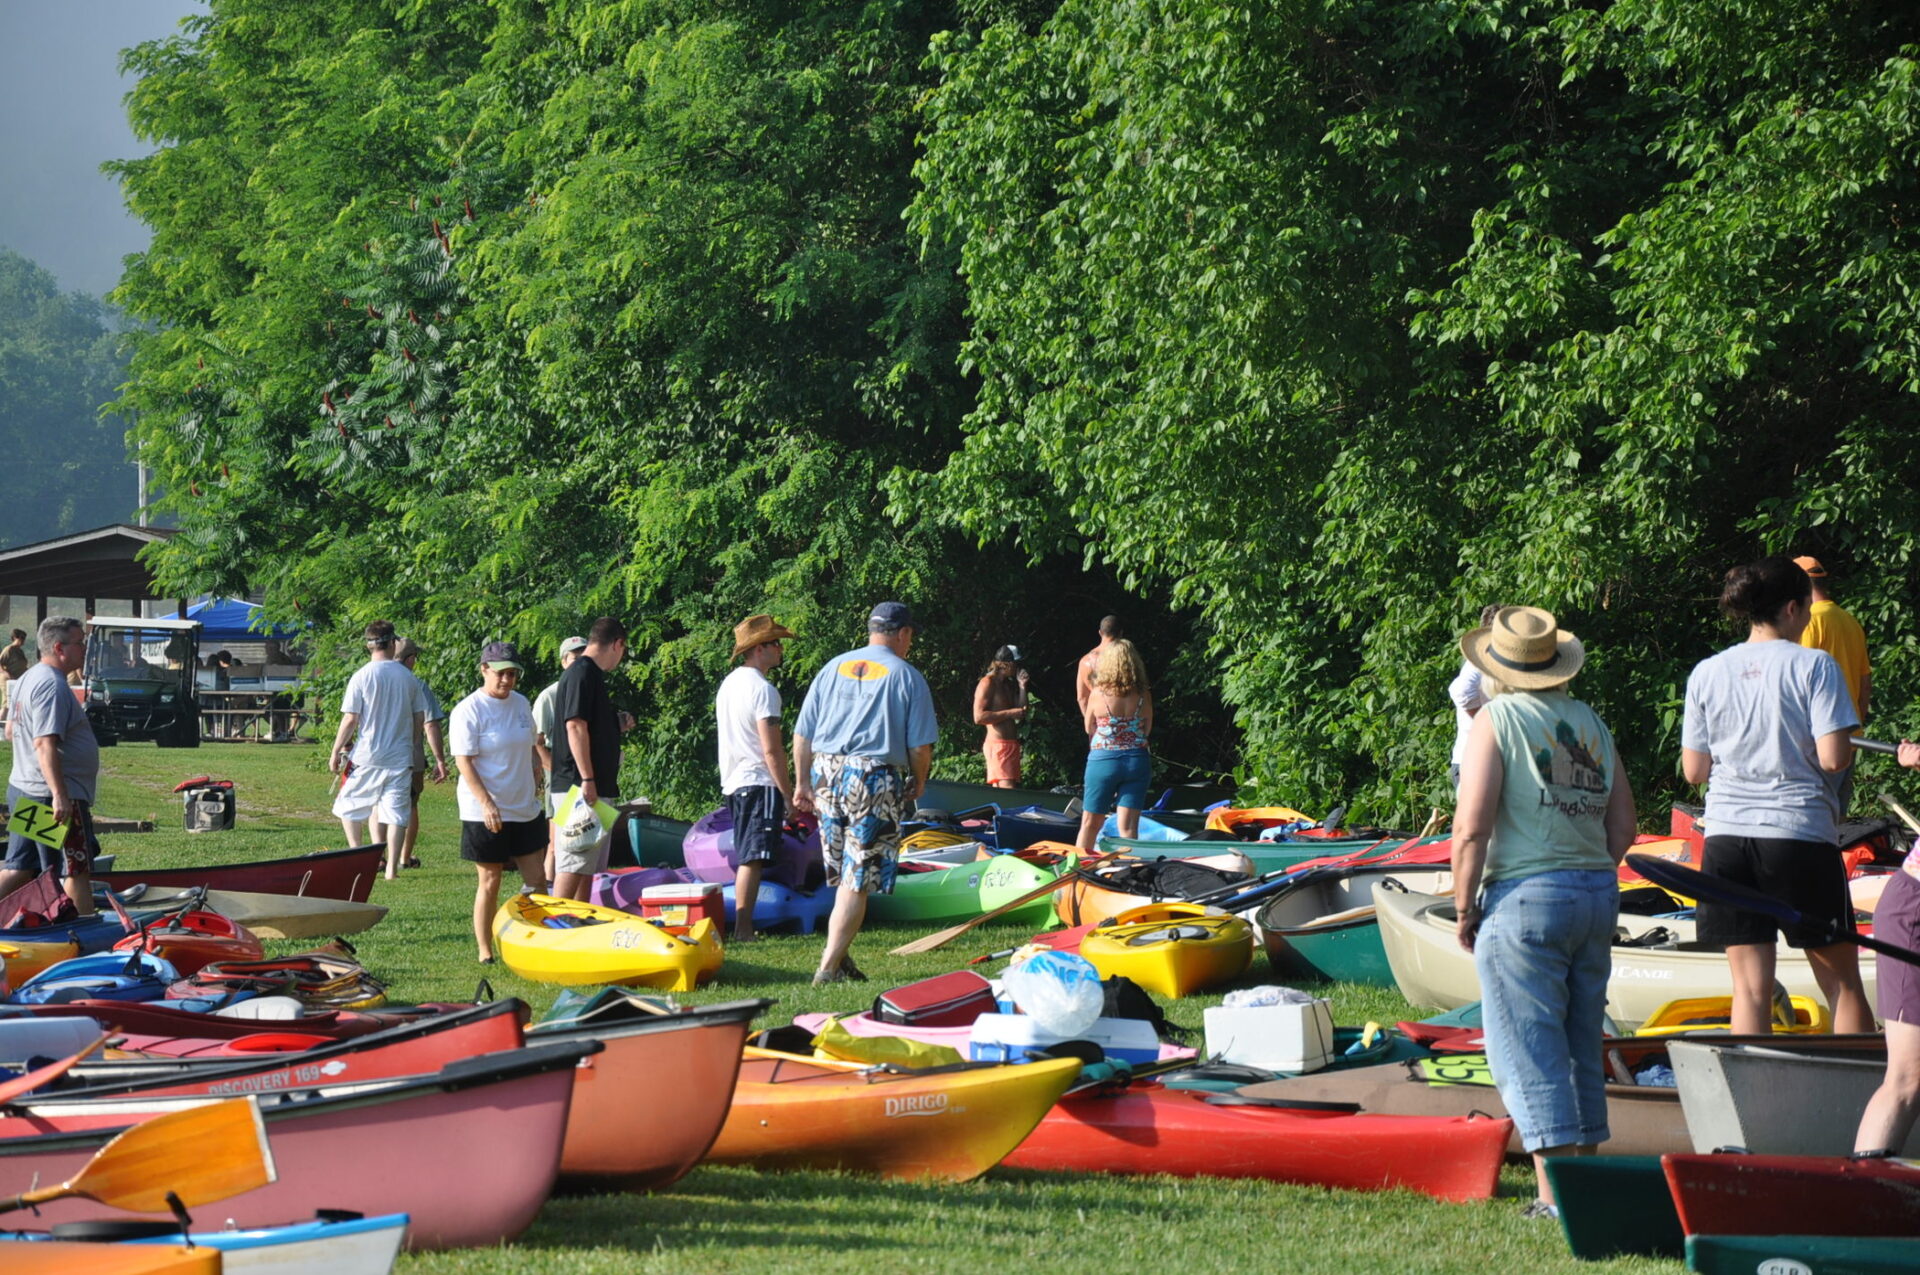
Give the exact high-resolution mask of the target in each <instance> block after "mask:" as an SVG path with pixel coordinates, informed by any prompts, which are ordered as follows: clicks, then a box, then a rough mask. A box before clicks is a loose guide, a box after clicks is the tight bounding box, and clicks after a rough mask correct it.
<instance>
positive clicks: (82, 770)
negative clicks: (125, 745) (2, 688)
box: [7, 662, 100, 803]
mask: <svg viewBox="0 0 1920 1275" xmlns="http://www.w3.org/2000/svg"><path fill="white" fill-rule="evenodd" d="M7 689H8V690H9V691H10V692H11V694H12V697H13V773H12V774H11V775H10V776H8V781H7V782H8V786H9V787H10V788H12V789H13V791H14V792H16V793H19V794H21V795H22V796H26V797H30V798H32V799H33V800H35V801H40V802H45V801H48V800H50V799H51V798H52V797H53V789H51V788H49V787H48V786H47V777H46V776H45V775H43V774H41V773H40V757H39V755H38V754H37V753H36V752H35V751H34V747H33V741H34V740H36V739H42V738H45V737H46V736H48V735H52V736H55V737H56V738H58V739H59V741H60V742H59V744H58V745H57V746H56V747H57V750H58V752H59V754H60V773H61V775H62V776H63V777H64V778H65V779H66V782H67V796H68V797H70V798H72V799H73V800H74V801H85V802H89V803H90V802H92V801H93V790H94V785H95V783H96V782H97V781H98V780H99V778H100V741H99V740H97V739H95V738H94V736H93V725H92V723H90V722H88V721H87V710H86V709H84V708H82V707H81V706H80V701H79V699H78V698H77V697H76V696H75V695H74V693H73V688H72V687H71V686H68V685H67V679H66V678H65V676H63V675H62V674H60V673H56V672H55V671H54V670H53V667H52V666H51V665H48V664H43V663H39V662H35V664H34V666H33V667H32V668H30V669H28V670H27V671H26V673H25V674H23V675H22V676H20V677H17V678H15V679H14V680H13V681H12V682H11V683H9V685H8V687H7Z"/></svg>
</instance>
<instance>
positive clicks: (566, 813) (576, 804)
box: [553, 784, 620, 841]
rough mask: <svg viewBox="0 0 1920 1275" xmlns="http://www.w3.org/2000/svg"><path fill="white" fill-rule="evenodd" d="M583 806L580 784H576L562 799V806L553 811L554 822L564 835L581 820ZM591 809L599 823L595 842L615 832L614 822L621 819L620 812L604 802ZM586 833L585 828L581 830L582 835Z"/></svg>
mask: <svg viewBox="0 0 1920 1275" xmlns="http://www.w3.org/2000/svg"><path fill="white" fill-rule="evenodd" d="M583 805H584V803H582V802H581V800H580V785H579V784H575V785H574V786H573V787H571V788H569V789H567V795H566V796H564V797H562V798H560V804H559V805H558V806H556V807H555V808H554V811H553V822H554V823H555V825H557V826H558V827H559V829H560V831H561V832H562V833H563V834H564V833H566V832H567V831H568V830H569V829H570V828H573V827H574V825H575V823H576V821H578V820H579V816H580V814H581V813H582V809H583ZM591 809H592V811H593V817H594V819H595V820H596V821H597V823H598V827H597V828H595V829H593V840H594V841H598V840H599V839H600V838H601V837H604V836H606V835H608V834H610V833H611V832H612V831H613V822H614V820H616V819H618V818H619V817H620V812H619V811H617V810H615V809H614V808H613V807H612V806H610V805H608V804H607V803H606V802H604V801H596V802H594V803H593V805H592V807H591ZM586 831H587V830H586V828H585V827H584V826H583V827H582V828H581V829H580V833H584V832H586Z"/></svg>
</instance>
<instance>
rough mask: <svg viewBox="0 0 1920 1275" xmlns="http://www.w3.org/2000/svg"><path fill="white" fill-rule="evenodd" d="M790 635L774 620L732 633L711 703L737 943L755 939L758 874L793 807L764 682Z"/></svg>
mask: <svg viewBox="0 0 1920 1275" xmlns="http://www.w3.org/2000/svg"><path fill="white" fill-rule="evenodd" d="M792 636H793V634H792V633H791V632H789V631H788V630H787V629H784V628H782V627H781V626H780V625H778V624H775V623H774V621H773V617H772V616H770V615H750V616H748V617H747V618H746V619H745V620H742V621H741V622H740V623H739V624H737V625H735V626H734V630H733V658H735V659H736V660H739V661H740V667H739V668H737V669H735V670H733V672H731V673H729V674H727V677H726V680H725V681H723V682H721V683H720V693H719V694H718V695H717V696H715V697H714V701H713V715H714V720H715V722H716V724H717V725H718V726H719V728H720V791H721V792H722V793H724V794H726V798H727V810H728V811H729V812H730V813H731V814H732V815H733V854H734V863H735V865H736V867H735V869H734V883H733V941H734V942H736V943H746V942H750V941H752V939H753V905H754V902H755V900H756V899H757V898H758V897H759V894H760V874H761V873H762V872H763V871H765V869H766V865H767V862H768V861H769V860H771V859H772V858H773V855H774V851H776V850H778V849H779V848H780V837H781V829H782V825H784V824H785V823H786V818H787V807H788V806H790V805H792V804H793V790H792V788H791V787H790V786H789V785H790V784H791V783H792V780H791V779H790V778H789V776H788V773H787V749H786V745H785V744H783V743H782V742H781V740H780V692H779V691H778V690H776V689H775V688H774V685H773V683H772V682H769V681H768V680H767V674H768V672H770V671H771V670H773V669H775V668H778V667H779V665H780V661H781V660H783V659H785V658H786V651H785V649H784V648H782V646H781V645H780V643H781V641H782V640H783V639H786V638H790V637H792Z"/></svg>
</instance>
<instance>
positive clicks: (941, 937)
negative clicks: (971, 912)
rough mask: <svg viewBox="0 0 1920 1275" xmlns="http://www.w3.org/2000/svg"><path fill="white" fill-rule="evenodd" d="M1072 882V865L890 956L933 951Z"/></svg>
mask: <svg viewBox="0 0 1920 1275" xmlns="http://www.w3.org/2000/svg"><path fill="white" fill-rule="evenodd" d="M1115 853H1118V851H1115V852H1113V853H1109V854H1096V855H1090V856H1088V857H1087V858H1085V859H1082V860H1080V863H1081V865H1082V866H1084V865H1086V864H1090V863H1098V862H1100V861H1101V860H1103V859H1111V858H1112V857H1113V854H1115ZM1072 881H1073V868H1072V867H1068V868H1067V869H1066V871H1064V872H1062V873H1061V874H1060V875H1059V876H1057V877H1055V878H1054V879H1053V880H1051V881H1049V882H1047V883H1046V884H1045V885H1043V886H1040V887H1038V888H1036V889H1033V890H1029V891H1027V892H1026V893H1025V894H1023V895H1021V896H1020V897H1019V898H1017V899H1013V900H1011V901H1009V902H1006V903H1002V904H1001V905H1000V906H999V907H997V908H995V909H993V911H991V912H982V913H981V914H980V915H979V916H976V917H974V918H973V919H972V920H970V921H962V922H961V923H960V924H958V925H950V926H948V927H947V928H946V929H944V930H935V931H934V932H933V933H932V934H928V935H925V936H924V937H921V938H917V939H915V940H914V941H913V942H911V943H902V944H901V945H900V946H899V947H896V948H894V949H893V952H892V955H894V956H917V955H919V954H920V953H922V952H937V951H939V950H940V949H941V948H943V947H945V946H946V945H947V944H949V943H951V942H953V941H954V940H955V939H957V938H959V937H960V936H961V935H962V934H965V933H967V932H968V931H969V930H972V929H973V928H975V927H976V926H981V925H985V924H986V923H987V922H988V921H991V920H994V919H995V918H997V917H1002V916H1005V915H1006V914H1007V913H1009V912H1012V911H1014V910H1016V909H1018V908H1023V907H1025V906H1027V904H1029V903H1032V902H1033V901H1034V900H1035V899H1044V898H1046V897H1047V896H1048V895H1049V894H1052V893H1053V892H1054V891H1056V890H1060V889H1064V888H1065V887H1066V886H1067V885H1068V884H1070V883H1071V882H1072Z"/></svg>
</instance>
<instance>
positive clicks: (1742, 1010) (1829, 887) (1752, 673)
mask: <svg viewBox="0 0 1920 1275" xmlns="http://www.w3.org/2000/svg"><path fill="white" fill-rule="evenodd" d="M1812 600H1813V583H1812V581H1811V580H1810V579H1808V577H1807V573H1806V572H1805V571H1804V570H1803V569H1801V567H1800V566H1799V564H1797V563H1795V562H1793V561H1791V560H1789V559H1787V558H1777V557H1776V558H1762V559H1761V560H1760V561H1758V562H1754V563H1750V564H1748V565H1746V566H1741V567H1735V568H1734V569H1733V570H1731V571H1729V572H1727V576H1726V586H1725V588H1724V589H1723V590H1722V591H1721V594H1720V607H1721V610H1723V611H1725V612H1726V613H1727V615H1729V616H1731V617H1733V618H1735V619H1741V620H1745V621H1746V622H1747V630H1748V635H1747V640H1746V641H1745V642H1742V643H1741V644H1740V645H1738V646H1734V647H1730V648H1728V649H1727V650H1725V651H1722V652H1720V654H1718V655H1715V656H1712V657H1711V658H1709V659H1705V660H1702V661H1701V662H1700V663H1699V664H1698V665H1696V666H1695V668H1694V670H1693V673H1692V674H1691V675H1690V676H1689V677H1688V678H1687V699H1686V712H1685V715H1684V717H1683V719H1682V723H1681V729H1680V767H1681V770H1682V771H1683V772H1684V773H1685V775H1686V779H1687V782H1688V783H1691V784H1705V785H1706V786H1707V800H1706V807H1707V813H1706V819H1705V825H1706V848H1705V853H1704V854H1703V856H1702V858H1703V860H1704V862H1703V863H1702V864H1701V868H1702V869H1703V870H1704V871H1705V872H1706V873H1707V874H1708V875H1709V876H1717V877H1725V878H1727V879H1728V880H1729V881H1734V882H1737V883H1739V884H1741V885H1745V886H1748V887H1751V888H1752V889H1755V890H1758V891H1760V892H1761V893H1762V894H1769V895H1772V896H1773V897H1774V898H1776V899H1779V900H1781V901H1782V902H1784V903H1789V904H1791V905H1792V906H1793V907H1794V908H1795V909H1797V910H1798V911H1799V912H1800V913H1801V914H1802V916H1803V918H1804V923H1803V924H1801V925H1789V926H1782V925H1780V924H1779V923H1778V922H1776V921H1775V920H1774V919H1773V918H1771V917H1768V916H1763V915H1761V914H1759V913H1757V912H1748V911H1743V910H1741V909H1739V908H1734V907H1729V906H1727V905H1726V904H1723V903H1717V902H1715V901H1713V900H1710V899H1701V900H1700V903H1699V906H1698V908H1697V909H1696V910H1695V912H1694V917H1695V920H1696V922H1697V925H1696V931H1695V932H1696V933H1697V934H1698V936H1699V940H1700V942H1702V943H1715V944H1722V945H1724V946H1725V947H1726V949H1727V965H1728V967H1729V969H1730V970H1731V972H1732V975H1733V1021H1732V1026H1733V1030H1734V1032H1735V1033H1736V1034H1738V1035H1765V1034H1766V1033H1767V1032H1769V1031H1771V1030H1772V1022H1773V970H1774V949H1775V942H1776V938H1775V936H1776V933H1777V934H1778V935H1779V936H1780V937H1784V938H1785V939H1786V941H1787V945H1788V946H1789V947H1796V948H1801V949H1804V950H1805V951H1806V953H1807V961H1808V963H1809V964H1811V965H1812V967H1813V976H1814V979H1815V981H1816V982H1818V983H1819V985H1820V992H1821V994H1822V995H1823V996H1824V997H1825V998H1826V1001H1827V1004H1828V1005H1829V1006H1831V1007H1832V1009H1833V1029H1834V1030H1835V1031H1836V1032H1867V1031H1872V1030H1873V1011H1872V1010H1871V1009H1870V1008H1869V1007H1868V1005H1867V994H1866V989H1865V987H1864V986H1863V985H1862V984H1861V981H1860V956H1859V952H1858V951H1857V950H1856V949H1855V948H1854V946H1853V945H1852V944H1850V943H1836V942H1834V941H1833V935H1834V934H1836V933H1839V932H1841V931H1843V930H1844V931H1851V930H1852V929H1853V900H1852V898H1851V896H1850V895H1849V894H1848V893H1847V870H1846V866H1845V864H1843V863H1842V862H1841V859H1840V850H1839V822H1840V805H1839V801H1838V798H1837V795H1836V792H1835V784H1834V782H1833V777H1834V776H1837V775H1839V774H1840V773H1841V772H1842V771H1844V770H1846V769H1847V768H1848V767H1850V766H1851V765H1852V764H1853V745H1852V744H1851V743H1850V742H1849V738H1850V736H1851V735H1852V733H1853V731H1854V730H1855V729H1856V728H1857V727H1858V726H1859V725H1860V716H1859V714H1858V713H1856V712H1855V711H1854V705H1853V699H1852V697H1851V696H1850V695H1849V694H1848V692H1847V684H1846V681H1845V680H1844V678H1843V677H1842V676H1841V672H1840V666H1839V665H1838V664H1836V663H1834V660H1833V657H1832V656H1831V655H1828V654H1827V653H1826V652H1825V651H1814V650H1809V649H1808V648H1806V647H1804V646H1801V645H1800V635H1801V633H1802V631H1803V630H1805V628H1806V627H1807V617H1808V615H1809V613H1810V611H1811V604H1812Z"/></svg>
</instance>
